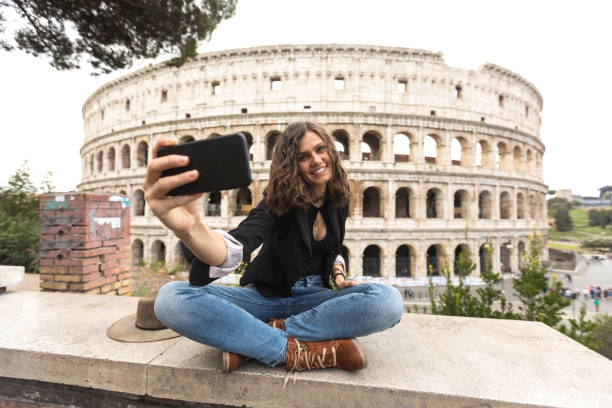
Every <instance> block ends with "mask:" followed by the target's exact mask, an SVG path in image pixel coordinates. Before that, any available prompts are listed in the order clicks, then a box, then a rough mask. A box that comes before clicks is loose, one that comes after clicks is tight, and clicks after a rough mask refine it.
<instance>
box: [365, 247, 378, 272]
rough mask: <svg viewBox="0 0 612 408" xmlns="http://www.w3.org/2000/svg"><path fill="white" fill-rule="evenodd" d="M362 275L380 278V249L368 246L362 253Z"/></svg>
mask: <svg viewBox="0 0 612 408" xmlns="http://www.w3.org/2000/svg"><path fill="white" fill-rule="evenodd" d="M363 275H364V276H380V248H379V247H378V246H376V245H369V246H368V247H367V248H366V249H365V251H363Z"/></svg>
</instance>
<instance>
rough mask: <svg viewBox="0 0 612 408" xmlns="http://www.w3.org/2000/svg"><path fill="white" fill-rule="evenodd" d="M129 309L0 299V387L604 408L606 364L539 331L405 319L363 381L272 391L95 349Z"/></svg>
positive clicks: (35, 296)
mask: <svg viewBox="0 0 612 408" xmlns="http://www.w3.org/2000/svg"><path fill="white" fill-rule="evenodd" d="M136 303H137V299H136V298H130V297H111V296H99V295H75V294H62V293H46V292H8V293H5V294H3V295H0V327H1V328H2V329H1V333H2V335H1V336H0V362H1V364H0V377H9V378H16V379H28V380H37V381H45V382H50V383H57V384H68V385H75V386H81V387H88V388H94V389H99V390H107V391H113V392H124V393H129V394H133V395H148V396H151V397H152V398H159V399H168V400H176V401H186V402H199V403H207V404H221V405H228V406H243V405H244V406H247V407H273V406H279V407H281V406H282V407H286V406H289V407H332V406H337V407H361V406H363V407H371V406H381V407H386V406H402V407H404V406H415V407H431V408H433V407H466V408H467V407H476V406H483V407H484V406H487V404H488V406H491V407H519V406H520V407H523V406H533V407H572V408H573V407H599V406H601V407H607V406H612V387H611V386H610V384H612V362H611V361H610V360H608V359H606V358H605V357H603V356H600V355H599V354H597V353H595V352H593V351H591V350H589V349H587V348H585V347H583V346H582V345H580V344H578V343H576V342H575V341H573V340H571V339H570V338H568V337H566V336H564V335H562V334H561V333H558V332H557V331H555V330H553V329H551V328H549V327H547V326H545V325H543V324H541V323H534V322H522V321H509V320H492V319H472V318H457V317H448V316H431V315H416V314H405V315H404V317H403V319H402V321H401V323H400V324H398V325H397V326H395V327H394V328H392V329H390V330H387V331H385V332H383V333H378V334H375V335H372V336H368V337H364V338H361V339H360V341H361V343H362V345H363V347H364V348H365V351H366V353H367V356H368V367H367V368H366V369H364V370H362V371H360V372H357V373H348V372H344V371H342V370H335V369H333V370H320V371H312V372H304V373H299V374H298V375H297V379H296V382H295V384H294V382H293V376H292V377H291V380H290V381H289V383H288V384H287V386H286V388H284V389H283V381H284V379H285V375H286V371H285V370H284V369H282V368H279V367H277V368H271V367H267V366H265V365H263V364H260V363H258V362H255V361H250V362H247V363H246V364H244V365H243V366H241V367H240V368H239V369H238V370H236V371H235V372H233V373H231V374H229V375H226V374H223V373H222V372H221V352H220V351H219V350H217V349H214V348H212V347H208V346H204V345H201V344H198V343H195V342H193V341H191V340H189V339H186V338H178V339H171V340H165V341H161V342H156V343H121V342H116V341H113V340H111V339H109V338H107V337H106V328H107V327H108V326H109V325H110V324H111V323H113V322H114V321H116V320H118V319H119V318H121V317H123V316H126V315H128V314H131V313H134V311H135V310H136ZM347 318H351V317H350V316H348V317H347ZM354 318H355V317H354ZM483 404H485V405H483Z"/></svg>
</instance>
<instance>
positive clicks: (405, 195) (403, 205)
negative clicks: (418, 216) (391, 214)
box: [395, 187, 410, 218]
mask: <svg viewBox="0 0 612 408" xmlns="http://www.w3.org/2000/svg"><path fill="white" fill-rule="evenodd" d="M395 218H410V189H408V188H406V187H402V188H400V189H399V190H397V192H396V193H395Z"/></svg>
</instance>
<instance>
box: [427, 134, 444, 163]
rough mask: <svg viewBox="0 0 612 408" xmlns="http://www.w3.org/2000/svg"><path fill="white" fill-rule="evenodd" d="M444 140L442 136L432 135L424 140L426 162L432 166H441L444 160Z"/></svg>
mask: <svg viewBox="0 0 612 408" xmlns="http://www.w3.org/2000/svg"><path fill="white" fill-rule="evenodd" d="M441 142H442V139H441V138H440V136H438V135H436V134H434V133H432V134H429V135H427V136H425V138H424V139H423V154H424V156H425V162H426V163H431V164H436V163H437V164H440V163H441V161H440V160H441V159H442V143H441Z"/></svg>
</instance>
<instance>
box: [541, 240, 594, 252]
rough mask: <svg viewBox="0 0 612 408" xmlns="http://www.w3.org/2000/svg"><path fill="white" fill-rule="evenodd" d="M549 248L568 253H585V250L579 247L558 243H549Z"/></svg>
mask: <svg viewBox="0 0 612 408" xmlns="http://www.w3.org/2000/svg"><path fill="white" fill-rule="evenodd" d="M548 247H549V248H555V249H565V250H568V251H576V252H585V250H584V248H581V247H579V246H576V245H571V244H561V243H558V242H549V243H548Z"/></svg>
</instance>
